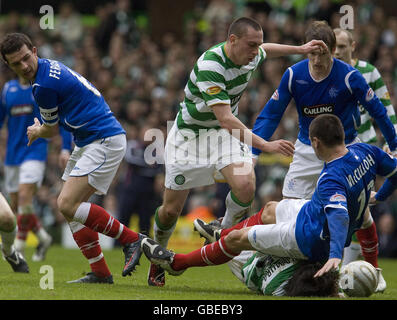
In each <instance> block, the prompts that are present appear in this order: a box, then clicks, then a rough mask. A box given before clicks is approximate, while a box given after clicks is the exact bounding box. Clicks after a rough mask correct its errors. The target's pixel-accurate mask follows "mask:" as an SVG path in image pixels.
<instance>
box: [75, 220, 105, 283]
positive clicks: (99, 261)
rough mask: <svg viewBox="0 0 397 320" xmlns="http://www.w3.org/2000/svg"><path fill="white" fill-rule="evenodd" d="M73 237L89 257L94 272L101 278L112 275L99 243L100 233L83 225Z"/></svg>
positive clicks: (85, 255)
mask: <svg viewBox="0 0 397 320" xmlns="http://www.w3.org/2000/svg"><path fill="white" fill-rule="evenodd" d="M73 238H74V240H75V241H76V243H77V246H78V247H79V248H80V250H81V252H82V253H83V255H84V257H86V258H87V260H88V262H89V264H90V267H91V270H92V272H94V273H95V274H96V275H97V276H98V277H101V278H105V277H108V276H110V274H111V273H110V270H109V268H108V266H107V264H106V261H105V258H104V256H103V253H102V249H101V246H100V244H99V237H98V233H97V232H95V231H93V230H91V229H89V228H87V227H83V228H82V229H80V230H79V231H77V232H74V233H73Z"/></svg>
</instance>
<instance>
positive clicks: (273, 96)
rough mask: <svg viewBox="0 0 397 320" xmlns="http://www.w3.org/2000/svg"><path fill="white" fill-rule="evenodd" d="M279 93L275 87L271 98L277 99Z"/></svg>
mask: <svg viewBox="0 0 397 320" xmlns="http://www.w3.org/2000/svg"><path fill="white" fill-rule="evenodd" d="M278 98H279V95H278V90H277V89H276V91H274V93H273V95H272V99H273V100H276V101H278Z"/></svg>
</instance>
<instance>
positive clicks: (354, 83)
mask: <svg viewBox="0 0 397 320" xmlns="http://www.w3.org/2000/svg"><path fill="white" fill-rule="evenodd" d="M346 82H347V83H346V84H347V85H348V87H349V89H350V90H351V91H352V94H353V95H354V96H355V98H356V99H357V100H358V101H360V103H361V104H362V105H363V107H364V108H365V109H366V110H367V111H368V113H369V114H370V116H371V117H372V118H374V119H375V121H376V123H377V124H378V126H379V128H380V130H381V131H382V134H383V136H384V137H385V139H386V141H387V143H388V145H389V147H390V149H391V150H392V151H393V150H396V148H397V136H396V131H395V129H394V125H393V123H392V122H391V121H390V119H389V117H388V115H387V110H386V108H385V107H384V105H383V104H382V102H381V101H380V100H379V98H378V97H377V95H376V94H375V93H374V90H373V89H372V88H371V87H370V86H369V85H368V84H367V82H366V81H365V79H364V77H363V76H362V75H361V73H360V72H358V71H352V73H351V74H350V76H349V77H348V78H347V81H346Z"/></svg>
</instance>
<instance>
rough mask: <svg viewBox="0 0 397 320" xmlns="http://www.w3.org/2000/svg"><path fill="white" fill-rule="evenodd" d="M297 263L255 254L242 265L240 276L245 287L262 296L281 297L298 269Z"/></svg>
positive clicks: (289, 259)
mask: <svg viewBox="0 0 397 320" xmlns="http://www.w3.org/2000/svg"><path fill="white" fill-rule="evenodd" d="M299 265H300V264H299V261H298V260H295V259H292V258H288V257H276V256H272V255H267V254H263V253H261V252H255V253H254V254H253V255H252V256H251V258H250V259H248V261H247V262H246V263H245V264H244V266H243V268H242V270H241V274H242V276H243V279H244V282H245V285H246V286H247V287H248V288H250V289H251V290H254V291H257V292H261V293H263V294H264V295H273V296H283V295H285V291H284V287H285V285H286V284H287V282H288V280H289V279H290V278H291V277H292V275H293V274H294V272H295V270H296V269H297V268H298V267H299Z"/></svg>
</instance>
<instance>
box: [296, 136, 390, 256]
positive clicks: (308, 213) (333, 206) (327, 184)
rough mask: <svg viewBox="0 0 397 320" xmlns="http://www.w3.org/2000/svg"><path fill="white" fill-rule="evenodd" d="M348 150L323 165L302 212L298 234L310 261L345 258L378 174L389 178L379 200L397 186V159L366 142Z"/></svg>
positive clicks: (297, 225)
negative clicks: (309, 198) (345, 249)
mask: <svg viewBox="0 0 397 320" xmlns="http://www.w3.org/2000/svg"><path fill="white" fill-rule="evenodd" d="M348 150H349V151H348V153H347V154H346V155H344V156H343V157H341V158H338V159H335V160H333V161H330V162H328V163H326V164H325V165H324V168H323V170H322V172H321V174H320V177H319V179H318V181H317V186H316V190H315V192H314V194H313V197H312V199H311V200H310V201H308V202H307V203H305V204H304V205H303V207H302V208H301V210H300V211H299V214H298V217H297V221H296V229H295V236H296V240H297V243H298V246H299V248H300V250H301V251H302V252H303V253H304V254H305V255H306V256H307V257H308V258H309V259H310V260H314V261H326V260H328V259H330V258H339V259H341V258H342V254H343V248H344V247H347V246H349V245H350V241H351V238H352V235H353V233H354V232H355V231H357V230H358V229H359V228H360V227H361V225H362V222H363V216H364V212H365V209H366V207H367V205H368V201H369V198H370V193H371V190H372V188H373V186H374V182H375V178H376V175H377V174H378V175H380V176H383V177H387V179H386V180H385V183H384V184H383V185H382V187H381V188H380V190H379V191H378V192H377V196H376V199H377V200H380V201H381V200H385V199H386V198H387V197H388V196H389V195H390V194H391V193H392V192H393V191H394V190H395V188H396V187H397V174H396V172H397V160H396V159H395V158H393V157H391V156H389V155H388V154H387V153H385V152H384V151H382V150H381V149H379V148H378V147H376V146H372V145H367V144H364V143H356V144H353V145H351V146H349V147H348Z"/></svg>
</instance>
